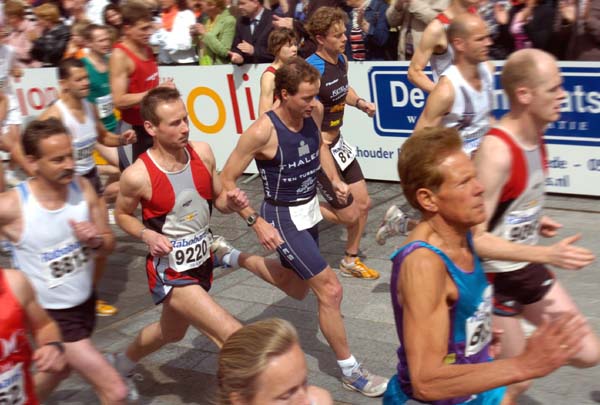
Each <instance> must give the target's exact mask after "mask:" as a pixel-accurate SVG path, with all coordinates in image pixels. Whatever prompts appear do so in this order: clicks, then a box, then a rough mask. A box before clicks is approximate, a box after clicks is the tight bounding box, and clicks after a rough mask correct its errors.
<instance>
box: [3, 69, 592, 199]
mask: <svg viewBox="0 0 600 405" xmlns="http://www.w3.org/2000/svg"><path fill="white" fill-rule="evenodd" d="M265 67H266V65H251V66H243V67H234V66H230V65H223V66H202V67H195V66H194V67H187V66H182V67H161V68H160V77H161V79H165V78H168V77H171V78H173V80H174V81H175V83H176V85H177V88H178V89H179V91H180V92H181V94H182V96H183V99H184V101H185V103H186V106H187V108H188V113H189V119H190V127H191V139H192V140H202V141H205V142H208V143H210V144H211V146H212V148H213V150H214V152H215V157H216V159H217V166H218V167H219V168H221V167H223V165H224V164H225V161H226V160H227V158H228V156H229V154H230V153H231V150H232V149H233V147H234V146H235V144H236V142H237V140H238V137H239V136H240V135H241V134H242V133H243V131H244V129H246V128H248V127H249V126H250V125H251V124H252V122H253V121H254V120H255V119H256V117H257V114H258V98H259V95H260V75H261V74H262V72H263V71H264V69H265ZM407 68H408V65H407V63H402V62H363V63H355V62H352V63H351V64H350V66H349V81H350V85H351V86H352V87H353V88H354V89H355V90H356V92H357V93H358V94H359V96H360V97H362V98H364V99H367V100H370V101H374V102H375V104H376V106H377V114H376V115H375V117H374V118H369V117H367V116H366V115H365V114H363V113H361V112H360V111H358V110H357V109H355V108H353V107H350V106H346V112H345V115H344V126H343V128H342V133H343V134H344V137H345V138H346V139H347V140H348V142H349V143H350V144H352V145H356V147H357V150H356V153H357V156H358V159H359V161H360V163H361V166H362V169H363V172H364V174H365V176H366V177H367V178H369V179H375V180H398V175H397V173H396V161H397V158H398V148H400V147H401V146H402V143H403V141H404V139H405V138H406V137H408V136H409V135H410V133H411V132H412V128H413V127H414V124H415V122H416V120H417V119H418V117H419V114H420V112H421V110H422V108H423V106H424V104H425V99H426V94H425V93H423V92H422V91H421V90H420V89H417V88H415V87H414V86H413V85H412V84H411V83H410V82H409V81H408V79H407V73H406V72H407ZM499 69H500V65H499V66H498V72H499ZM561 70H562V72H563V77H564V87H565V90H566V91H567V94H568V96H567V98H566V100H565V103H564V105H563V109H562V116H561V118H560V120H559V121H557V122H556V123H554V124H553V125H551V126H550V127H549V128H548V130H547V132H546V135H545V141H546V144H547V146H548V163H549V175H548V179H547V190H548V191H551V192H556V193H563V194H582V195H592V196H600V63H577V62H563V63H561ZM13 86H14V88H15V91H16V94H17V97H18V99H19V102H20V104H21V111H22V113H23V115H24V116H28V117H29V118H33V117H34V116H36V115H38V114H39V113H40V112H41V111H42V110H43V109H44V108H46V107H47V106H48V105H49V103H50V102H51V101H52V100H54V99H55V98H56V96H57V94H58V90H57V89H58V84H57V78H56V73H55V70H54V69H30V70H26V71H25V75H24V76H23V77H22V78H21V79H20V80H17V81H15V82H14V83H13ZM499 87H500V86H499V85H498V84H497V86H496V88H497V89H499ZM495 107H496V109H495V115H496V116H501V115H502V114H503V113H504V112H505V111H506V110H507V109H508V103H507V100H506V98H505V97H504V95H503V93H502V90H497V91H496V97H495ZM249 171H250V172H255V171H256V169H255V167H254V166H251V167H250V168H249Z"/></svg>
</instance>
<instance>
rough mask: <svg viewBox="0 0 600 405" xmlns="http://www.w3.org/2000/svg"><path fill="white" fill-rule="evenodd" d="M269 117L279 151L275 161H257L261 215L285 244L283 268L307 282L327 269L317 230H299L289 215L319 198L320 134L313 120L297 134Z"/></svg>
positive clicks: (280, 250) (272, 114)
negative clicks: (262, 196)
mask: <svg viewBox="0 0 600 405" xmlns="http://www.w3.org/2000/svg"><path fill="white" fill-rule="evenodd" d="M266 114H267V116H268V117H269V118H270V119H271V121H272V122H273V125H274V127H275V131H276V133H277V140H278V147H277V153H276V154H275V157H274V158H273V159H270V160H260V159H256V166H257V167H258V172H259V174H260V177H261V179H262V181H263V187H264V193H265V200H264V202H263V203H262V206H261V209H260V215H261V216H262V217H263V218H264V219H265V220H266V221H267V222H269V223H270V224H271V225H273V226H274V227H275V228H276V229H277V230H278V231H279V233H280V235H281V238H282V239H283V241H284V243H283V244H281V245H280V246H279V247H278V248H277V252H278V253H279V258H280V261H281V264H282V265H283V266H285V267H287V268H290V269H293V270H294V271H295V272H296V274H298V276H300V277H301V278H302V279H304V280H308V279H310V278H312V277H314V276H316V275H317V274H319V273H320V272H321V271H323V270H325V268H326V267H327V262H326V261H325V259H323V256H321V252H320V251H319V230H318V226H317V224H314V225H313V226H312V227H310V228H308V229H298V227H297V225H296V224H295V223H294V219H293V218H292V215H291V213H290V211H293V210H294V209H296V208H298V209H301V207H302V206H305V205H306V204H310V203H311V201H312V202H314V201H313V200H314V199H315V198H317V197H316V193H317V172H318V171H319V169H320V167H321V163H320V159H319V147H320V144H321V135H320V131H319V128H318V127H317V124H316V123H315V121H314V120H313V119H312V117H307V118H304V122H303V125H302V129H301V130H300V131H299V132H294V131H292V130H290V129H289V128H288V127H286V126H285V124H284V123H283V122H282V121H281V119H280V118H279V117H278V116H277V114H275V112H273V111H268V112H267V113H266ZM316 209H319V206H318V205H316Z"/></svg>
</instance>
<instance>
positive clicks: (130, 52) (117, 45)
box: [114, 42, 151, 63]
mask: <svg viewBox="0 0 600 405" xmlns="http://www.w3.org/2000/svg"><path fill="white" fill-rule="evenodd" d="M114 47H115V48H118V49H120V50H122V51H123V52H125V53H126V54H127V56H129V57H130V58H131V59H133V60H134V61H135V62H136V63H144V62H147V60H142V59H140V58H139V57H138V56H137V55H136V54H135V53H133V51H132V50H131V49H129V48H127V47H126V46H125V44H124V43H123V42H119V43H118V44H116V45H115V46H114ZM144 50H145V51H146V57H147V58H148V59H151V57H150V55H151V53H149V52H151V51H150V49H149V48H144Z"/></svg>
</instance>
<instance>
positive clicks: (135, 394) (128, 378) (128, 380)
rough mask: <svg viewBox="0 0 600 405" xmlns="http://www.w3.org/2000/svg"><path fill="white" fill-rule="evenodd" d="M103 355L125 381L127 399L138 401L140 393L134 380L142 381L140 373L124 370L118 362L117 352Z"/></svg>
mask: <svg viewBox="0 0 600 405" xmlns="http://www.w3.org/2000/svg"><path fill="white" fill-rule="evenodd" d="M104 357H105V358H106V360H107V361H108V363H109V364H110V365H111V366H113V367H114V368H115V370H117V372H118V373H119V374H120V375H121V378H123V381H125V385H127V401H128V402H133V403H136V402H138V401H139V399H140V393H139V391H138V389H137V387H136V386H135V381H143V380H144V377H143V376H142V375H141V374H134V373H133V370H125V368H124V367H122V366H121V364H120V363H121V362H119V359H118V354H117V353H105V354H104Z"/></svg>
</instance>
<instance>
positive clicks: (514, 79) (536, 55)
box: [500, 48, 556, 102]
mask: <svg viewBox="0 0 600 405" xmlns="http://www.w3.org/2000/svg"><path fill="white" fill-rule="evenodd" d="M543 58H550V59H552V60H554V61H556V59H555V58H554V56H552V55H551V54H549V53H548V52H544V51H542V50H539V49H533V48H529V49H521V50H519V51H516V52H513V53H512V54H511V55H510V56H509V57H508V59H507V60H506V63H505V64H504V67H503V68H502V75H501V76H500V81H501V83H502V88H503V89H504V91H505V92H506V95H507V96H508V99H509V100H510V101H511V102H512V101H514V100H515V95H516V90H517V88H519V87H522V86H526V87H528V88H533V87H537V86H539V85H540V83H542V82H543V81H544V77H542V75H540V74H539V69H538V64H539V63H541V62H540V60H543Z"/></svg>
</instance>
